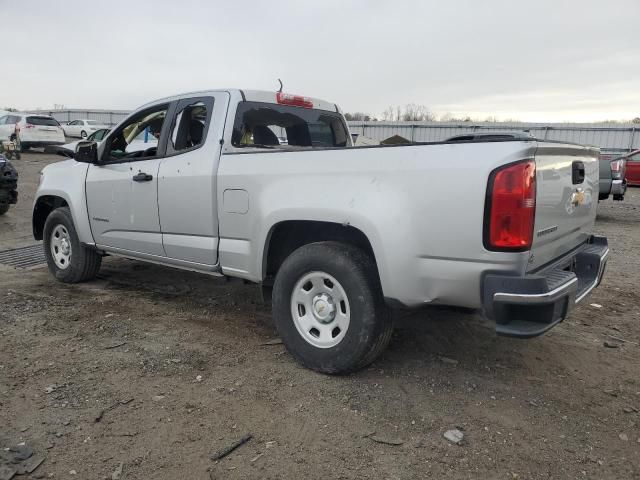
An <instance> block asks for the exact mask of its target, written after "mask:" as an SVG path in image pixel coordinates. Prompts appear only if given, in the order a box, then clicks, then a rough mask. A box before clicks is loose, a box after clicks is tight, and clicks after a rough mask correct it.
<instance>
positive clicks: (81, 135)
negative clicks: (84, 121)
mask: <svg viewBox="0 0 640 480" xmlns="http://www.w3.org/2000/svg"><path fill="white" fill-rule="evenodd" d="M80 138H87V132H85V131H84V130H82V131H81V132H80Z"/></svg>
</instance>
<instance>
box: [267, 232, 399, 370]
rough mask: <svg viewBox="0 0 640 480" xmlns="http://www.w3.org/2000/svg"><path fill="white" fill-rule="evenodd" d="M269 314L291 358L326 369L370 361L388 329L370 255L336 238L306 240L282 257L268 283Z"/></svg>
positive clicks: (384, 341) (352, 367)
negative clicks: (271, 283) (270, 294)
mask: <svg viewBox="0 0 640 480" xmlns="http://www.w3.org/2000/svg"><path fill="white" fill-rule="evenodd" d="M273 314H274V320H275V324H276V328H277V329H278V333H279V334H280V336H281V338H282V341H283V343H284V345H285V346H286V348H287V350H289V352H290V353H291V354H292V355H293V356H294V357H295V358H296V360H298V362H300V363H301V364H302V365H304V366H305V367H307V368H310V369H312V370H316V371H318V372H322V373H329V374H341V373H348V372H352V371H355V370H359V369H361V368H363V367H365V366H367V365H368V364H370V363H371V362H373V360H374V359H375V358H376V357H377V356H378V355H379V354H380V353H381V352H382V351H383V350H384V348H385V347H386V346H387V344H388V343H389V340H390V339H391V333H392V331H393V324H392V320H391V315H390V312H389V311H388V309H387V307H386V305H385V303H384V299H383V296H382V289H381V287H380V281H379V279H378V272H377V269H376V266H375V263H374V261H373V259H372V258H371V257H370V256H368V255H367V254H365V253H364V252H363V251H362V250H360V249H358V248H356V247H353V246H351V245H347V244H343V243H339V242H319V243H312V244H309V245H305V246H303V247H300V248H299V249H297V250H296V251H294V252H293V253H292V254H291V255H290V256H289V257H287V259H286V260H285V261H284V263H283V264H282V266H281V267H280V270H279V271H278V273H277V275H276V279H275V283H274V286H273Z"/></svg>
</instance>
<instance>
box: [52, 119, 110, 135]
mask: <svg viewBox="0 0 640 480" xmlns="http://www.w3.org/2000/svg"><path fill="white" fill-rule="evenodd" d="M62 128H63V129H64V134H65V135H66V136H67V137H79V138H87V137H88V136H89V135H91V134H92V133H93V132H95V131H96V130H101V129H104V128H109V126H108V125H104V124H103V123H100V122H98V121H97V120H88V119H80V120H73V121H71V122H69V123H66V124H64V125H63V126H62Z"/></svg>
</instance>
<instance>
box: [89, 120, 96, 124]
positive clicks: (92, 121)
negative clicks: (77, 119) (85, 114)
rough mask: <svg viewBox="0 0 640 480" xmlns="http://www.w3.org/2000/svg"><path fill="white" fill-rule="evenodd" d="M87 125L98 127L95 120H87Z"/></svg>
mask: <svg viewBox="0 0 640 480" xmlns="http://www.w3.org/2000/svg"><path fill="white" fill-rule="evenodd" d="M87 125H98V122H97V121H95V120H87Z"/></svg>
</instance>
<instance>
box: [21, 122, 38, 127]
mask: <svg viewBox="0 0 640 480" xmlns="http://www.w3.org/2000/svg"><path fill="white" fill-rule="evenodd" d="M22 128H36V126H35V125H31V124H30V123H25V124H24V127H22Z"/></svg>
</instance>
